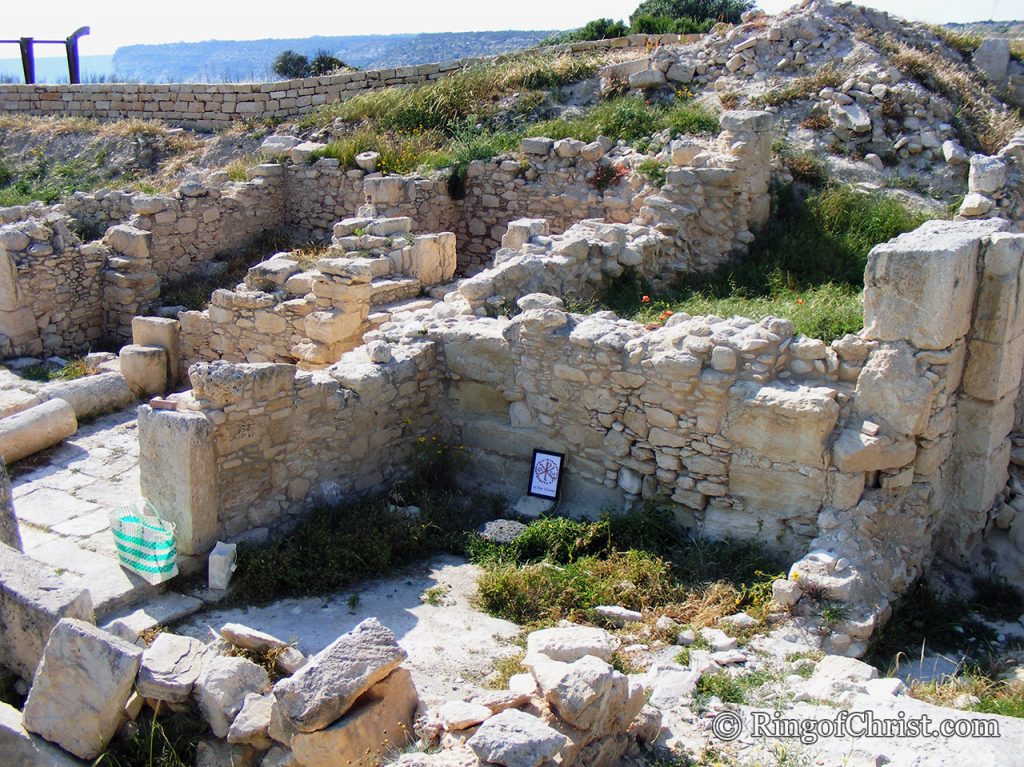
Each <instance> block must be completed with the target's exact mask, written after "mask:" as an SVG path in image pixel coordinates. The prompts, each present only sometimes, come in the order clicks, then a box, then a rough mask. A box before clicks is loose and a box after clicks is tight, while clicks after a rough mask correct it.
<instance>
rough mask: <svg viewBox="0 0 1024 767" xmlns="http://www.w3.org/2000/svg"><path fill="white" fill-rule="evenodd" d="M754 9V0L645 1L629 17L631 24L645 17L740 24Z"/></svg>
mask: <svg viewBox="0 0 1024 767" xmlns="http://www.w3.org/2000/svg"><path fill="white" fill-rule="evenodd" d="M753 7H754V3H753V0H644V2H642V3H640V5H638V6H637V7H636V10H635V11H633V15H632V16H630V17H629V19H630V23H634V20H635V19H637V18H640V17H643V16H653V17H662V18H670V19H680V18H690V19H695V20H697V21H705V20H710V21H713V22H716V21H724V22H726V23H729V24H738V23H739V21H740V15H741V14H742V13H743V12H744V11H749V10H750V9H751V8H753Z"/></svg>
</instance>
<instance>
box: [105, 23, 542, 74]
mask: <svg viewBox="0 0 1024 767" xmlns="http://www.w3.org/2000/svg"><path fill="white" fill-rule="evenodd" d="M549 34H550V31H517V30H504V31H496V32H441V33H431V34H418V35H416V34H404V35H344V36H321V37H305V38H282V39H266V40H208V41H206V42H201V43H166V44H161V45H129V46H124V47H121V48H118V49H117V51H115V52H114V60H113V66H114V71H115V72H116V73H117V75H118V76H119V77H124V78H127V79H128V80H132V81H139V82H197V81H198V82H218V81H238V80H273V79H275V78H274V75H273V73H272V71H271V64H272V63H273V61H274V58H275V57H276V56H277V55H278V54H279V53H281V51H284V50H286V49H289V48H290V49H292V50H294V51H297V52H298V53H302V54H305V55H307V56H309V55H313V54H315V53H316V52H317V51H319V50H327V51H330V52H331V53H332V54H334V55H335V56H337V57H338V58H340V59H342V60H343V61H345V62H346V63H347V64H350V65H352V66H356V67H360V68H361V69H376V68H381V67H397V66H406V65H410V64H426V63H430V62H435V61H448V60H451V59H457V58H462V57H464V56H490V55H495V54H498V53H506V52H508V51H514V50H519V49H521V48H528V47H530V46H533V45H535V44H536V43H537V42H538V41H540V40H542V39H543V38H545V37H547V36H548V35H549Z"/></svg>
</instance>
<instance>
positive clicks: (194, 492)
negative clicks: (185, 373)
mask: <svg viewBox="0 0 1024 767" xmlns="http://www.w3.org/2000/svg"><path fill="white" fill-rule="evenodd" d="M139 468H140V475H141V476H140V484H141V488H142V495H143V496H144V497H145V498H147V499H149V500H150V501H151V502H152V503H153V504H154V505H155V506H156V508H157V509H158V510H159V512H160V514H161V516H163V517H164V518H165V519H167V520H168V521H170V522H173V523H174V524H175V526H176V528H175V543H176V545H177V547H178V552H179V553H181V554H186V555H192V554H205V553H206V552H207V551H209V550H210V549H211V548H212V547H213V544H214V543H216V541H217V534H218V518H217V513H218V506H219V489H218V486H217V475H218V472H217V456H216V454H215V452H214V447H213V424H212V423H211V422H210V421H209V420H208V419H207V418H206V416H204V415H202V414H201V413H195V412H186V411H173V410H153V409H152V408H151V407H149V406H148V405H143V406H142V407H140V408H139Z"/></svg>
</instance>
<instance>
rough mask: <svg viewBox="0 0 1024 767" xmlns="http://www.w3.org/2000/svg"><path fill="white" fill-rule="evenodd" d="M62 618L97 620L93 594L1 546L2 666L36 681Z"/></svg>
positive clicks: (0, 631)
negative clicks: (51, 638)
mask: <svg viewBox="0 0 1024 767" xmlns="http://www.w3.org/2000/svg"><path fill="white" fill-rule="evenodd" d="M62 618H78V619H80V620H83V621H90V622H91V621H93V620H94V618H93V605H92V597H91V596H90V594H89V592H88V591H87V590H86V589H80V588H75V587H73V586H69V585H68V584H67V583H66V582H65V581H64V580H62V579H61V578H59V577H57V576H56V575H54V572H53V568H51V567H47V566H46V565H44V564H42V563H41V562H37V561H36V560H34V559H32V558H30V557H27V556H25V555H24V554H22V553H21V552H19V551H15V550H14V549H12V548H11V547H9V546H6V545H3V544H0V666H6V667H7V668H9V669H11V671H14V672H15V673H16V674H18V675H19V676H20V677H22V678H23V679H31V678H32V674H33V673H35V670H36V666H37V665H38V664H39V659H40V658H42V657H43V648H44V647H45V646H46V640H47V638H48V637H49V636H50V632H51V631H53V628H54V626H56V625H57V623H58V622H59V621H60V620H61V619H62Z"/></svg>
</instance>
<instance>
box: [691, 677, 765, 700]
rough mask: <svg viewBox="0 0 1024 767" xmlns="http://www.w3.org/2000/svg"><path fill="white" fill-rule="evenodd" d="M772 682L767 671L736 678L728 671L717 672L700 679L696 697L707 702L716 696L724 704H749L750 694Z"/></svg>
mask: <svg viewBox="0 0 1024 767" xmlns="http://www.w3.org/2000/svg"><path fill="white" fill-rule="evenodd" d="M771 680H772V677H771V674H769V673H768V672H767V671H750V672H747V673H745V674H737V675H735V676H733V675H732V674H730V673H729V672H728V671H716V672H714V673H712V674H705V675H704V676H702V677H701V678H700V681H698V682H697V689H696V694H695V696H694V697H695V698H696V699H698V700H701V699H703V700H707V699H708V698H711V697H712V696H714V697H717V698H719V699H720V700H721V701H722V702H724V703H736V704H743V703H748V702H749V698H750V693H751V692H753V691H754V690H756V689H757V688H758V687H761V686H763V685H765V684H767V683H768V682H770V681H771ZM699 705H700V704H698V707H699Z"/></svg>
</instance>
